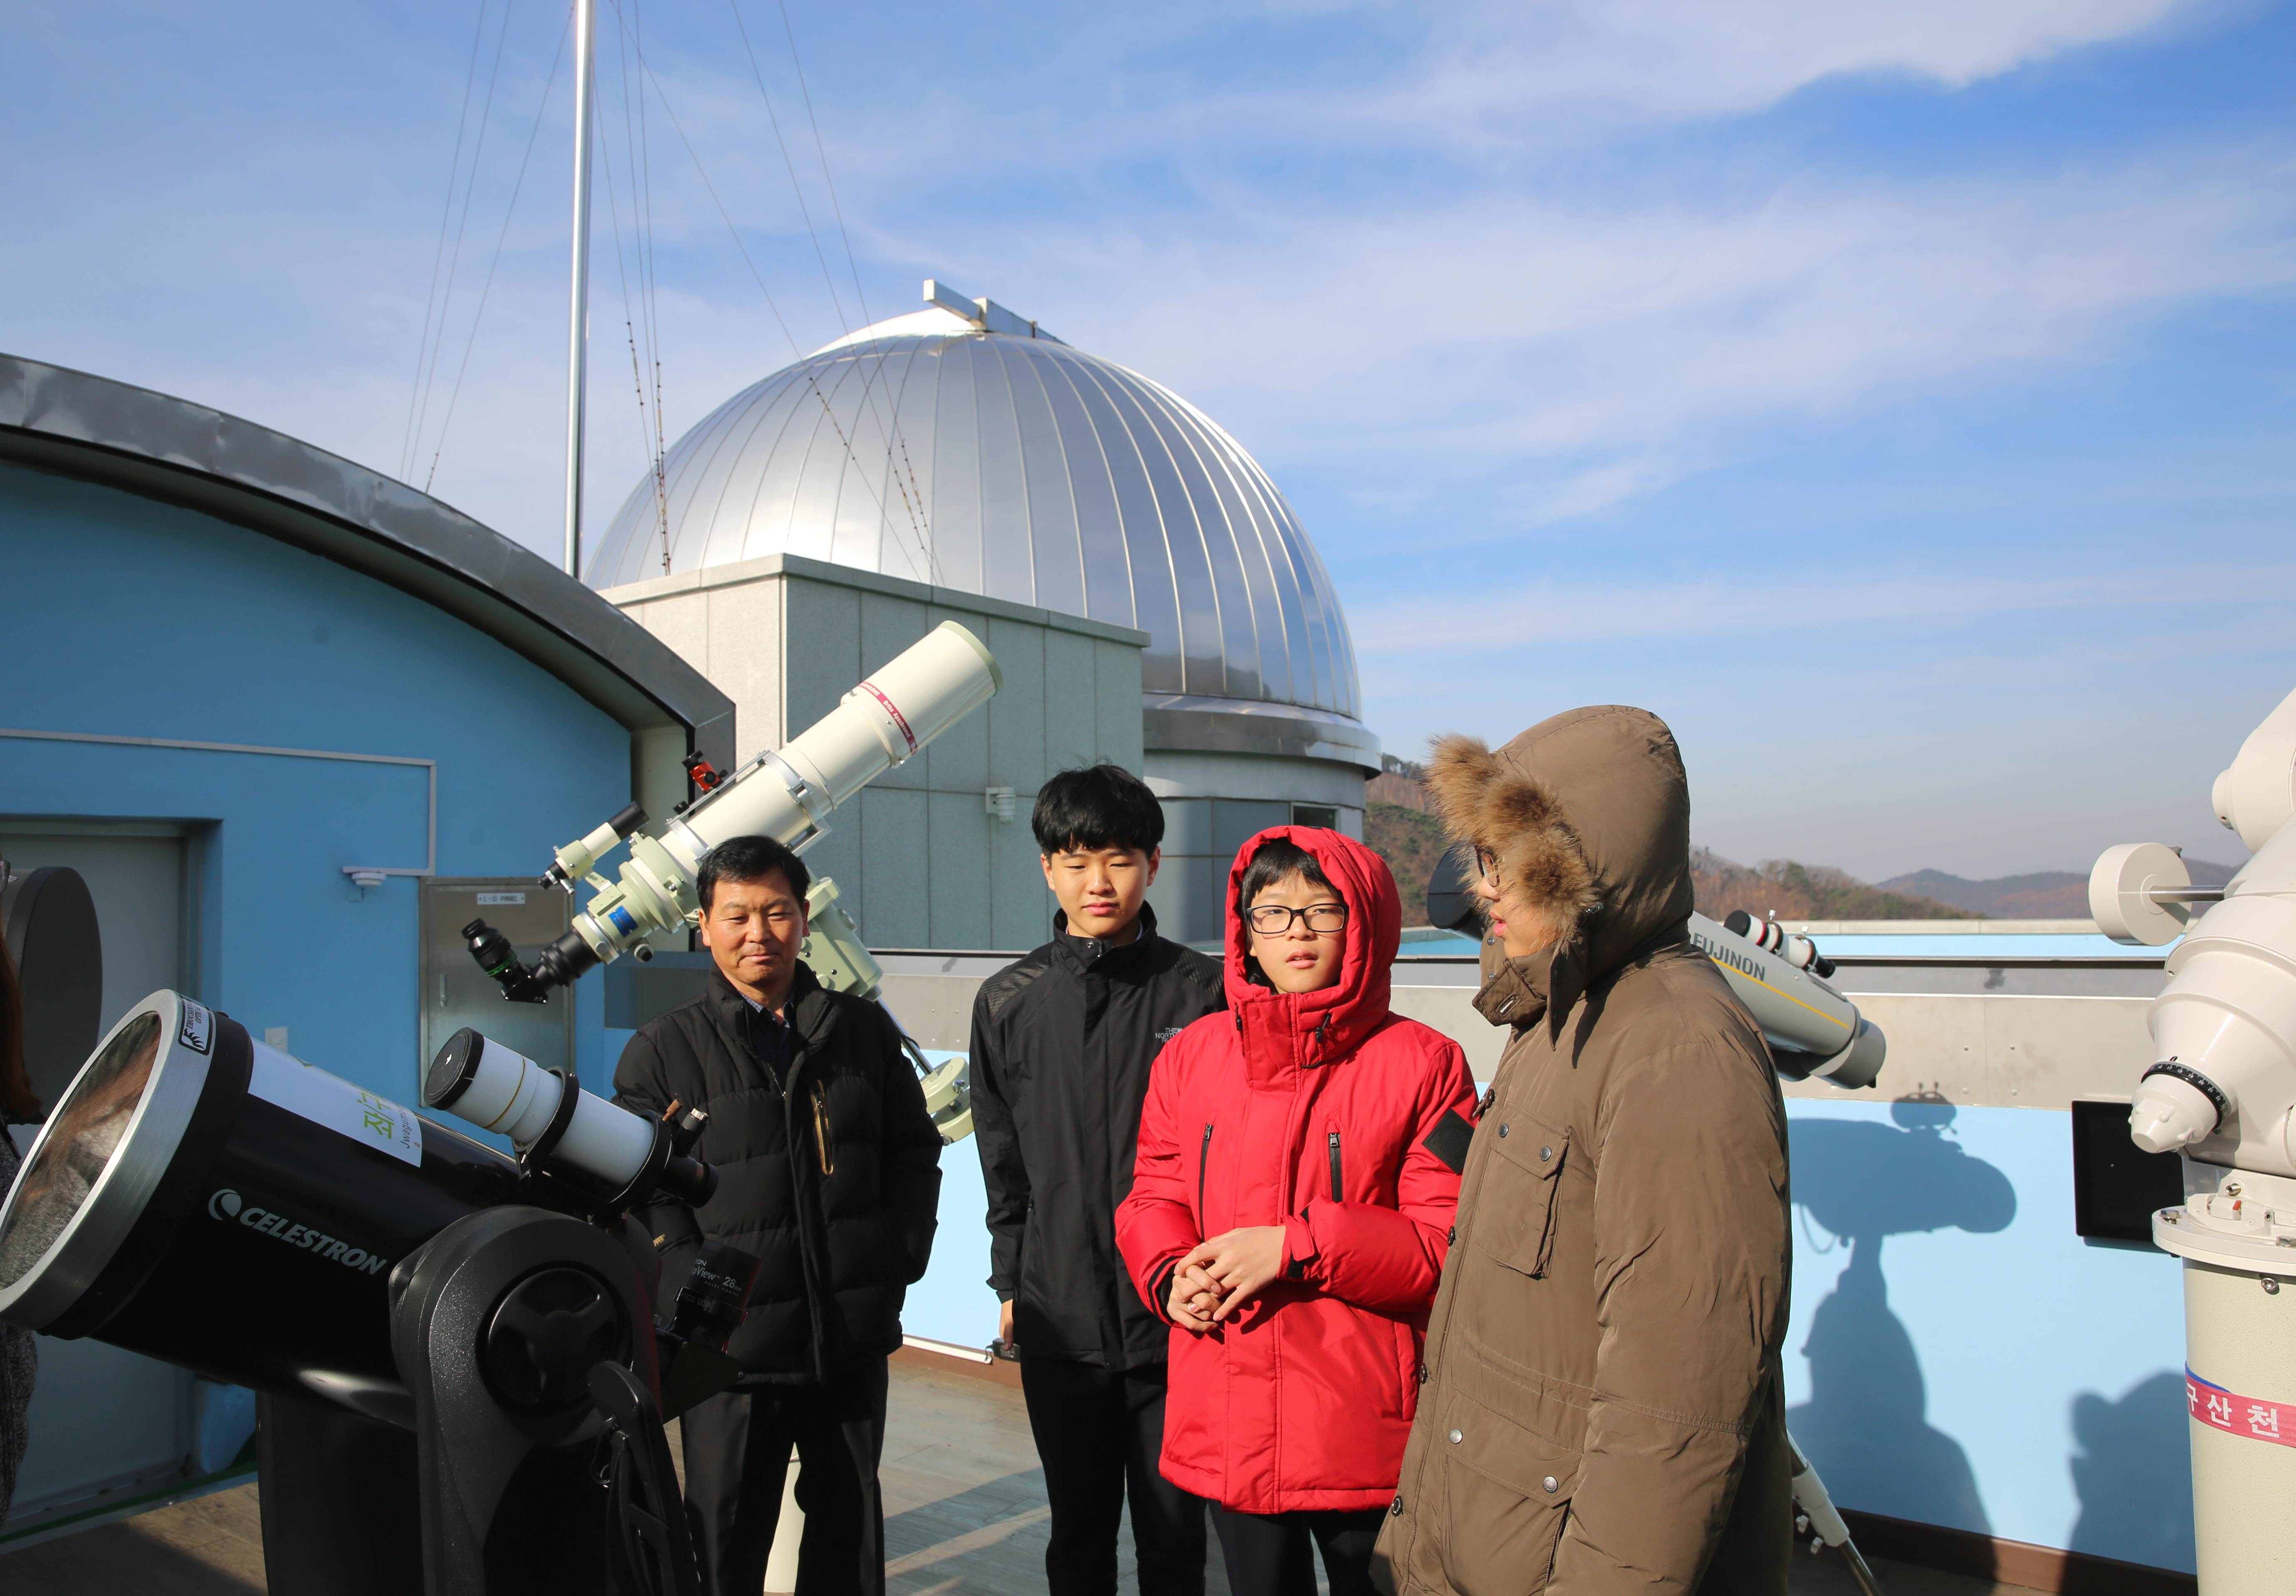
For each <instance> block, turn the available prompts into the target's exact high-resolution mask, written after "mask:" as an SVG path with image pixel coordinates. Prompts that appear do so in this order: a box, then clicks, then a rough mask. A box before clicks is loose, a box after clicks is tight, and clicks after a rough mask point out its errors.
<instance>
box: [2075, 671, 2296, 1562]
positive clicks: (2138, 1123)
mask: <svg viewBox="0 0 2296 1596" xmlns="http://www.w3.org/2000/svg"><path fill="white" fill-rule="evenodd" d="M2210 798H2212V800H2213V801H2214V803H2215V806H2216V812H2217V817H2218V819H2219V820H2221V821H2222V822H2223V823H2225V825H2226V828H2227V829H2228V830H2230V831H2235V832H2237V833H2238V834H2239V836H2240V839H2241V840H2242V841H2243V842H2244V843H2246V844H2248V846H2249V847H2251V848H2253V849H2254V850H2255V855H2254V857H2252V858H2251V859H2250V860H2249V862H2248V863H2246V864H2245V865H2243V866H2242V867H2241V869H2240V870H2239V871H2238V872H2235V874H2234V876H2233V878H2232V880H2230V881H2228V882H2227V883H2226V885H2225V887H2224V888H2223V889H2222V890H2221V891H2218V890H2217V889H2215V888H2196V887H2194V886H2193V885H2192V879H2191V876H2190V875H2189V873H2188V872H2186V871H2185V863H2184V860H2183V859H2182V858H2181V857H2179V856H2178V855H2177V853H2176V851H2175V850H2173V849H2171V848H2167V847H2161V845H2160V844H2158V843H2129V844H2124V845H2122V846H2121V847H2115V848H2112V849H2109V850H2107V852H2106V853H2105V855H2104V856H2103V858H2101V859H2099V860H2098V861H2097V863H2096V868H2095V871H2094V872H2092V873H2091V875H2090V877H2089V889H2088V890H2089V907H2090V909H2091V911H2092V913H2095V916H2096V921H2097V924H2098V925H2099V926H2100V927H2102V928H2103V929H2104V930H2105V932H2106V933H2107V934H2108V935H2110V936H2111V937H2112V938H2113V939H2114V940H2115V941H2118V942H2126V943H2135V944H2141V945H2152V946H2156V947H2157V946H2160V945H2163V944H2165V943H2169V942H2172V941H2175V940H2176V939H2177V936H2178V935H2179V933H2182V935H2183V937H2184V940H2183V941H2182V942H2181V943H2179V944H2178V945H2177V947H2176V948H2175V949H2174V950H2173V951H2172V952H2171V953H2170V954H2169V958H2168V961H2167V964H2168V972H2169V984H2168V985H2167V986H2165V987H2163V988H2162V989H2161V994H2160V996H2158V997H2156V998H2154V999H2153V1007H2152V1010H2151V1012H2150V1013H2149V1014H2148V1015H2147V1017H2146V1018H2147V1023H2148V1024H2149V1025H2150V1027H2151V1028H2152V1032H2153V1043H2154V1048H2155V1051H2154V1054H2153V1057H2154V1059H2155V1060H2156V1061H2155V1062H2154V1063H2153V1065H2152V1066H2151V1068H2148V1069H2146V1070H2145V1072H2144V1076H2143V1078H2142V1079H2141V1080H2140V1081H2139V1082H2138V1083H2137V1084H2136V1093H2135V1095H2134V1097H2133V1098H2132V1099H2131V1101H2130V1103H2129V1112H2128V1134H2129V1136H2130V1139H2131V1140H2133V1141H2134V1142H2136V1145H2137V1146H2139V1147H2141V1148H2143V1149H2144V1150H2146V1151H2147V1152H2155V1153H2162V1152H2175V1153H2179V1154H2181V1155H2182V1163H2183V1167H2184V1176H2185V1180H2184V1185H2185V1200H2184V1203H2183V1205H2182V1206H2180V1207H2171V1208H2162V1209H2161V1210H2159V1211H2158V1212H2157V1213H2155V1214H2154V1215H2153V1242H2154V1244H2155V1245H2157V1246H2159V1247H2160V1248H2161V1249H2162V1250H2163V1251H2165V1252H2169V1253H2172V1254H2174V1255H2176V1256H2177V1257H2179V1258H2182V1259H2183V1260H2184V1278H2185V1386H2186V1396H2187V1400H2188V1402H2189V1404H2190V1405H2191V1409H2192V1414H2193V1417H2192V1419H2191V1421H2190V1423H2189V1424H2188V1427H2187V1428H2188V1431H2189V1434H2190V1436H2191V1438H2192V1447H2193V1517H2194V1541H2195V1544H2196V1545H2197V1548H2198V1551H2199V1558H2200V1584H2201V1589H2202V1590H2203V1591H2205V1592H2210V1596H2281V1592H2285V1591H2287V1590H2288V1589H2289V1588H2290V1567H2291V1561H2290V1553H2289V1550H2288V1541H2287V1536H2286V1533H2285V1526H2286V1524H2287V1522H2288V1515H2289V1511H2290V1504H2291V1503H2292V1502H2296V1449H2291V1448H2290V1447H2289V1446H2288V1445H2286V1444H2285V1438H2284V1436H2283V1435H2282V1434H2281V1429H2280V1423H2279V1418H2278V1415H2279V1414H2281V1413H2283V1412H2287V1411H2288V1410H2289V1409H2291V1408H2296V1357H2292V1349H2296V1308H2292V1306H2291V1304H2292V1303H2296V1292H2289V1291H2284V1289H2283V1287H2282V1281H2284V1279H2285V1278H2286V1277H2288V1276H2290V1275H2296V824H2291V823H2290V822H2291V820H2292V819H2296V693H2291V694H2290V695H2289V696H2288V697H2287V698H2285V699H2284V700H2281V703H2280V705H2279V707H2278V708H2276V709H2274V710H2273V712H2272V713H2271V714H2270V715H2268V716H2266V717H2265V719H2264V721H2263V723H2262V724H2259V726H2258V727H2257V728H2256V730H2255V731H2253V732H2251V733H2249V735H2248V738H2247V740H2246V741H2244V742H2243V743H2242V744H2241V748H2240V752H2239V753H2238V754H2237V755H2236V756H2235V757H2234V759H2233V762H2232V764H2231V765H2230V766H2229V767H2227V768H2226V770H2225V771H2224V772H2223V773H2221V774H2219V775H2218V777H2217V779H2216V783H2215V785H2214V787H2213V788H2212V789H2211V790H2210ZM2211 900H2215V901H2214V902H2213V904H2212V905H2211V906H2209V907H2207V908H2205V909H2203V910H2202V911H2201V912H2200V913H2198V914H2197V915H2196V914H2195V913H2194V906H2195V905H2201V904H2211ZM2188 927H2189V929H2187V928H2188ZM2259 1419H2261V1420H2269V1423H2268V1425H2260V1423H2259Z"/></svg>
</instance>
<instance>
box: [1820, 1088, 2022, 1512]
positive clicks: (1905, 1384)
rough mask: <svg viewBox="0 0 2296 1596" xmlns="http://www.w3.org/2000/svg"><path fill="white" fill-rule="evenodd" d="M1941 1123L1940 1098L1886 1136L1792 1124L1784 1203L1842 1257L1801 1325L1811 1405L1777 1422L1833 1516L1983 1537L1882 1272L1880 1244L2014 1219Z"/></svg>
mask: <svg viewBox="0 0 2296 1596" xmlns="http://www.w3.org/2000/svg"><path fill="white" fill-rule="evenodd" d="M1890 1117H1891V1118H1892V1119H1893V1120H1894V1121H1895V1122H1896V1123H1895V1125H1877V1124H1874V1123H1873V1122H1872V1121H1870V1120H1849V1119H1799V1120H1795V1121H1793V1122H1792V1138H1793V1143H1792V1145H1793V1196H1794V1201H1795V1202H1796V1203H1798V1204H1799V1205H1800V1206H1801V1207H1803V1208H1804V1209H1805V1210H1806V1211H1807V1213H1808V1216H1809V1218H1810V1219H1811V1220H1812V1221H1814V1222H1815V1223H1816V1224H1818V1225H1820V1226H1822V1227H1824V1228H1825V1230H1827V1231H1830V1232H1833V1234H1834V1235H1836V1236H1839V1237H1841V1238H1842V1239H1843V1240H1846V1241H1848V1242H1849V1248H1850V1253H1849V1267H1848V1268H1847V1269H1845V1270H1843V1271H1842V1273H1841V1279H1840V1280H1839V1281H1837V1282H1836V1284H1835V1286H1834V1289H1833V1295H1832V1296H1830V1297H1827V1298H1826V1299H1825V1301H1824V1302H1822V1303H1820V1304H1819V1305H1817V1311H1816V1314H1813V1315H1812V1316H1811V1320H1810V1329H1809V1338H1808V1341H1807V1342H1805V1343H1804V1344H1803V1346H1802V1349H1801V1350H1802V1353H1803V1355H1804V1356H1806V1357H1807V1358H1808V1360H1809V1378H1810V1397H1809V1401H1808V1402H1807V1403H1805V1404H1802V1405H1801V1406H1800V1407H1798V1408H1794V1409H1792V1410H1790V1411H1789V1412H1788V1413H1787V1414H1786V1423H1787V1425H1788V1427H1789V1428H1792V1431H1793V1435H1794V1439H1795V1440H1796V1441H1798V1442H1800V1444H1801V1447H1802V1450H1803V1451H1804V1452H1806V1453H1808V1455H1809V1459H1810V1461H1812V1462H1814V1463H1816V1465H1817V1468H1818V1471H1819V1473H1820V1474H1822V1475H1823V1476H1824V1477H1825V1483H1826V1486H1827V1488H1828V1489H1829V1490H1830V1491H1831V1492H1832V1493H1833V1498H1834V1500H1835V1501H1836V1502H1841V1504H1843V1505H1844V1506H1846V1507H1854V1508H1862V1509H1864V1510H1866V1511H1868V1512H1875V1513H1884V1514H1887V1515H1889V1516H1890V1517H1891V1518H1909V1519H1913V1520H1915V1521H1916V1522H1919V1523H1924V1524H1941V1525H1950V1526H1954V1527H1956V1528H1958V1529H1967V1530H1974V1531H1976V1532H1978V1533H1979V1534H1981V1535H1989V1534H1990V1533H1991V1523H1990V1520H1989V1518H1987V1516H1986V1512H1985V1503H1984V1502H1983V1501H1982V1500H1981V1499H1980V1497H1979V1495H1978V1492H1977V1479H1976V1476H1975V1475H1974V1474H1973V1473H1972V1471H1971V1469H1970V1466H1969V1454H1968V1453H1966V1452H1964V1450H1963V1449H1962V1446H1961V1444H1960V1443H1959V1442H1957V1441H1956V1440H1955V1439H1954V1438H1953V1437H1952V1436H1948V1435H1947V1434H1946V1433H1945V1432H1944V1431H1943V1430H1940V1429H1937V1428H1932V1427H1931V1425H1930V1423H1929V1421H1928V1393H1927V1389H1926V1387H1925V1385H1924V1383H1923V1378H1922V1365H1921V1360H1920V1359H1919V1358H1918V1357H1916V1356H1915V1352H1914V1343H1913V1338H1912V1337H1911V1336H1909V1335H1908V1334H1907V1331H1906V1327H1905V1325H1904V1323H1903V1322H1900V1321H1899V1320H1898V1316H1897V1315H1896V1314H1893V1313H1892V1312H1890V1294H1889V1285H1888V1282H1887V1281H1885V1280H1884V1279H1883V1278H1882V1241H1883V1240H1884V1239H1885V1238H1887V1237H1890V1236H1896V1235H1904V1234H1907V1233H1910V1232H1921V1231H1938V1230H1947V1229H1958V1230H1964V1231H1969V1232H1973V1233H1976V1234H1991V1233H1993V1232H1998V1231H2002V1230H2005V1229H2006V1228H2008V1225H2009V1222H2010V1221H2011V1220H2013V1219H2014V1218H2015V1217H2016V1215H2017V1194H2016V1191H2015V1190H2014V1189H2013V1187H2012V1186H2011V1185H2010V1183H2009V1177H2008V1176H2007V1175H2005V1174H2003V1173H2002V1172H2001V1171H2000V1170H1999V1169H1997V1168H1996V1167H1994V1166H1992V1165H1990V1164H1989V1163H1987V1162H1985V1160H1983V1159H1982V1158H1972V1157H1971V1156H1970V1155H1969V1154H1968V1153H1966V1152H1964V1150H1962V1147H1961V1145H1960V1143H1959V1142H1955V1141H1952V1140H1950V1139H1948V1136H1947V1135H1946V1134H1945V1133H1946V1131H1947V1129H1948V1126H1950V1125H1952V1123H1953V1117H1954V1110H1953V1108H1952V1106H1951V1105H1950V1104H1948V1103H1946V1102H1944V1101H1941V1100H1938V1099H1934V1098H1908V1099H1904V1100H1901V1101H1898V1103H1896V1104H1895V1105H1893V1107H1892V1109H1891V1110H1890Z"/></svg>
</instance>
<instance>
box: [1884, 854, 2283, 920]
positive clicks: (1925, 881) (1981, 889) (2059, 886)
mask: <svg viewBox="0 0 2296 1596" xmlns="http://www.w3.org/2000/svg"><path fill="white" fill-rule="evenodd" d="M2185 868H2186V869H2187V870H2189V871H2191V872H2193V884H2194V886H2196V887H2221V886H2223V885H2224V884H2225V883H2226V881H2229V880H2232V874H2233V872H2234V871H2235V870H2237V869H2238V868H2239V866H2238V865H2234V864H2215V863H2210V861H2208V860H2206V859H2187V860H2185ZM1882 886H1883V887H1884V888H1887V889H1889V890H1890V891H1892V892H1909V893H1915V894H1918V895H1919V896H1923V897H1931V898H1935V899H1936V900H1937V901H1938V902H1939V903H1941V904H1952V905H1953V906H1954V907H1955V908H1956V909H1959V910H1962V911H1964V913H1970V914H1981V915H1984V916H1985V917H1986V918H1988V919H1989V920H2087V918H2088V878H2087V876H2085V875H2076V874H2074V873H2073V872H2071V871H2069V870H2042V871H2035V872H2033V873H2032V874H2030V875H2022V876H1996V877H1994V878H1993V879H1992V880H1985V881H1972V880H1966V879H1964V878H1963V877H1961V876H1956V875H1948V874H1947V873H1946V872H1944V871H1941V870H1917V871H1915V872H1913V873H1912V874H1910V875H1903V876H1898V877H1894V878H1893V879H1891V880H1887V881H1884V882H1882Z"/></svg>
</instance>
